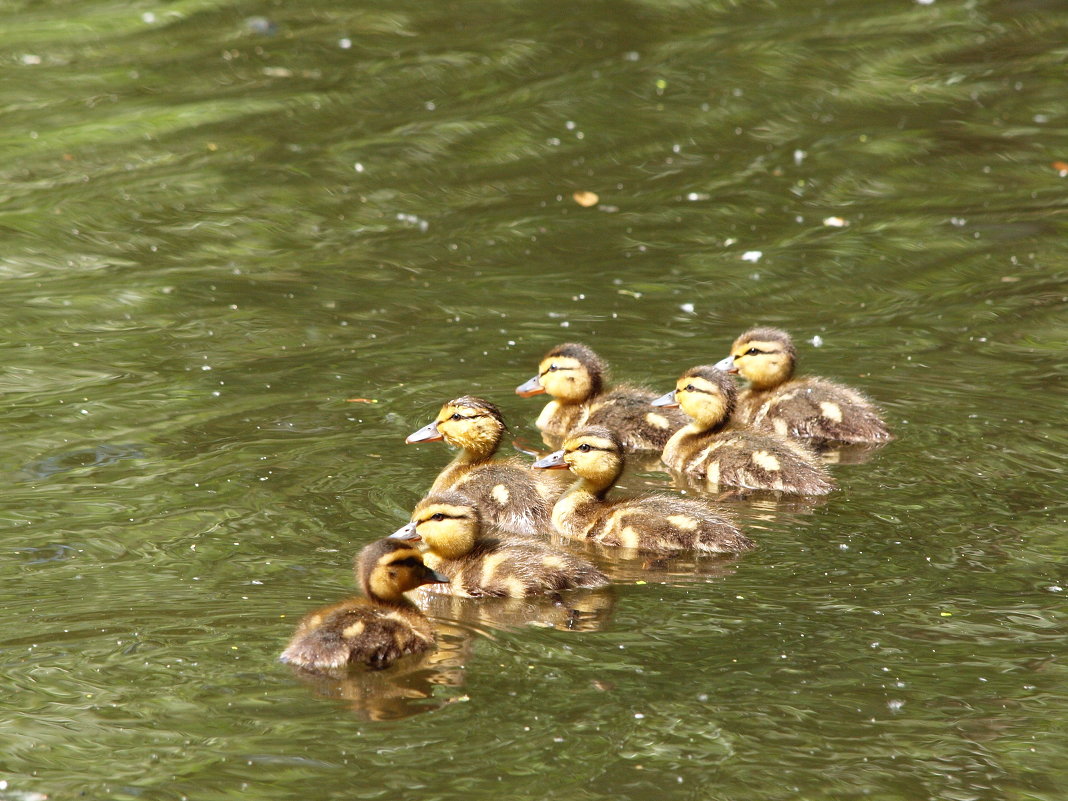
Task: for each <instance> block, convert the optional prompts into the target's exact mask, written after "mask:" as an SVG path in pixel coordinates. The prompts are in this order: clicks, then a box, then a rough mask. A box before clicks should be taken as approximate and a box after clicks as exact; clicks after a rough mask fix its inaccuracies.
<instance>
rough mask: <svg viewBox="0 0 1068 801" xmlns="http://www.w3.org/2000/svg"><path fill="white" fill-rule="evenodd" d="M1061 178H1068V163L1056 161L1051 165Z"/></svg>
mask: <svg viewBox="0 0 1068 801" xmlns="http://www.w3.org/2000/svg"><path fill="white" fill-rule="evenodd" d="M1050 166H1051V167H1053V169H1055V170H1056V171H1057V174H1058V175H1059V176H1061V178H1068V161H1055V162H1053V164H1051V165H1050Z"/></svg>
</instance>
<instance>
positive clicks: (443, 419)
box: [404, 395, 563, 534]
mask: <svg viewBox="0 0 1068 801" xmlns="http://www.w3.org/2000/svg"><path fill="white" fill-rule="evenodd" d="M505 430H506V426H505V424H504V418H503V417H502V416H501V412H500V409H498V408H497V406H496V405H494V404H493V403H490V402H489V401H488V400H484V399H482V398H476V397H473V396H471V395H464V396H463V397H460V398H456V399H455V400H451V401H449V402H448V403H446V404H444V405H443V406H442V407H441V411H440V412H438V416H437V417H436V418H435V419H434V421H433V422H431V423H429V424H427V425H425V426H423V427H422V428H420V429H419V430H418V431H416V432H414V433H412V434H410V435H408V438H407V439H406V440H404V441H405V442H407V443H412V442H433V441H437V440H445V442H446V443H448V444H449V445H452V446H453V447H455V448H459V449H460V452H459V453H458V454H457V455H456V458H455V459H453V460H452V462H451V463H450V464H449V465H448V466H447V467H446V468H445V469H444V470H442V471H441V473H439V474H438V477H437V478H436V479H434V484H433V485H432V486H431V488H430V492H431V493H436V492H444V491H446V490H459V491H462V492H463V493H465V494H466V495H469V496H471V498H472V499H473V500H474V501H475V503H477V504H478V506H479V508H480V509H482V510H484V511H485V514H486V518H487V522H489V523H492V524H494V525H498V526H501V527H503V528H506V529H508V530H509V531H515V532H519V533H520V534H536V533H539V532H546V531H549V530H551V528H552V522H551V520H550V514H551V512H552V505H553V502H554V501H555V500H556V499H557V498H558V497H560V494H561V492H562V491H563V488H562V487H561V486H560V485H559V484H558V483H557V482H554V481H551V480H546V478H545V477H544V476H540V475H538V474H537V473H535V472H534V471H532V470H531V469H530V467H529V465H527V464H525V463H523V462H520V461H518V460H496V461H495V460H494V458H493V456H494V454H495V453H496V452H497V448H498V447H499V446H500V444H501V439H502V438H503V437H504V432H505Z"/></svg>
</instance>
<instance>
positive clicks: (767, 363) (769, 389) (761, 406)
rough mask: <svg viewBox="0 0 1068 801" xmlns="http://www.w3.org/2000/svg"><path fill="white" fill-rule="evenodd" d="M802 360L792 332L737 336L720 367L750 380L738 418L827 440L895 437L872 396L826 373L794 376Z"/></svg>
mask: <svg viewBox="0 0 1068 801" xmlns="http://www.w3.org/2000/svg"><path fill="white" fill-rule="evenodd" d="M796 363H797V350H796V348H794V343H793V341H792V340H791V339H790V335H789V334H787V333H786V332H785V331H780V330H779V329H777V328H753V329H752V330H749V331H746V332H745V333H744V334H742V335H741V336H740V337H738V338H737V339H736V340H734V344H733V345H732V346H731V355H730V356H728V357H726V358H725V359H722V360H721V361H719V362H717V363H716V365H715V366H716V367H717V368H718V369H720V370H722V371H723V372H725V373H740V374H741V375H742V377H743V378H745V379H747V380H748V381H749V387H748V388H747V389H746V390H745V391H744V392H742V394H741V395H740V396H739V398H738V417H739V419H740V420H742V422H744V423H747V424H748V425H750V426H752V427H753V428H755V429H758V430H761V431H774V432H775V433H776V434H780V435H781V436H786V437H796V438H799V439H813V440H819V441H824V442H826V441H834V442H849V443H861V442H889V441H890V440H891V439H893V435H892V434H891V433H890V432H889V430H887V428H886V423H884V422H883V420H882V418H881V417H880V416H879V410H878V409H876V408H875V405H874V404H873V403H872V402H871V401H870V400H868V399H867V398H865V397H864V396H863V395H861V394H860V393H859V392H857V391H856V390H854V389H850V388H849V387H847V386H844V385H842V384H838V383H835V382H834V381H828V380H827V379H825V378H793V374H794V367H795V366H796Z"/></svg>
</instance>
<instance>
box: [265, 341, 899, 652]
mask: <svg viewBox="0 0 1068 801" xmlns="http://www.w3.org/2000/svg"><path fill="white" fill-rule="evenodd" d="M796 361H797V351H796V349H795V347H794V345H793V342H792V341H791V339H790V336H789V335H788V334H787V333H786V332H784V331H781V330H778V329H775V328H765V327H761V328H753V329H751V330H749V331H747V332H745V333H744V334H742V335H741V336H740V337H738V338H737V339H736V340H735V341H734V344H733V345H732V346H731V350H730V355H729V356H727V357H726V358H724V359H722V360H721V361H719V362H717V363H716V364H715V365H700V366H697V367H693V368H691V369H689V370H687V371H686V372H684V373H683V374H682V375H681V376H680V377H679V379H678V380H677V381H676V382H675V388H674V389H673V390H671V391H670V392H668V393H666V394H664V395H660V396H657V395H656V393H654V392H652V391H650V390H647V389H643V388H640V387H634V386H628V385H617V386H615V387H613V388H608V387H606V386H605V366H604V364H603V362H602V361H601V360H600V359H599V358H598V357H597V355H596V354H595V353H594V352H593V351H592V350H591V349H590V348H588V347H586V346H585V345H580V344H575V343H567V344H564V345H559V346H558V347H555V348H553V349H552V350H550V351H549V352H548V353H547V354H546V355H545V357H544V358H543V359H542V360H541V362H540V363H539V365H538V372H537V374H536V375H535V376H534V377H533V378H531V379H530V380H529V381H527V382H525V383H523V384H521V385H520V386H518V387H517V388H516V393H517V394H519V395H521V396H524V397H528V396H532V395H537V394H542V393H545V394H548V395H550V396H551V398H552V400H551V401H549V403H548V404H546V406H545V408H544V409H542V412H541V414H540V415H539V416H538V419H537V423H536V425H537V427H538V429H539V430H540V431H541V433H542V436H543V438H544V440H545V442H546V444H548V445H549V446H550V447H554V448H557V449H556V450H554V451H553V452H552V453H550V454H548V455H547V456H543V457H542V458H539V459H538V460H536V461H535V462H534V463H533V464H532V465H529V464H527V463H525V462H522V461H520V460H519V459H516V458H512V459H495V458H494V456H495V454H496V452H497V449H498V447H499V446H500V443H501V440H502V438H503V436H504V433H505V431H506V427H505V423H504V419H503V418H502V416H501V413H500V410H499V409H498V408H497V406H496V405H494V404H493V403H491V402H489V401H487V400H484V399H482V398H476V397H472V396H463V397H459V398H456V399H454V400H451V401H449V402H448V403H446V404H444V405H443V406H442V407H441V411H440V412H439V413H438V415H437V417H436V418H435V419H434V420H433V421H432V422H431V423H429V424H427V425H426V426H424V427H423V428H420V429H419V430H418V431H415V432H414V433H412V434H410V435H409V436H408V438H407V439H406V442H408V443H413V442H430V441H437V440H444V441H445V442H446V443H447V444H449V445H452V446H453V447H456V448H458V449H459V453H458V454H457V456H456V457H455V458H454V459H453V461H452V462H451V463H450V464H449V465H448V466H447V467H446V468H445V469H444V470H443V471H442V472H441V473H440V474H439V475H438V477H437V478H436V479H435V481H434V483H433V485H432V486H431V488H430V491H429V493H428V494H427V496H426V497H425V498H423V500H421V501H420V502H419V503H418V504H417V505H416V507H415V509H414V510H413V512H412V516H411V521H410V522H409V523H407V524H406V525H404V526H402V527H401V528H400V529H398V530H397V531H396V532H395V533H393V534H392V535H390V537H388V538H385V539H382V540H378V541H376V542H372V543H371V544H370V545H368V546H366V547H365V548H364V549H363V550H362V551H361V552H360V554H359V556H358V557H357V560H356V577H357V583H358V584H359V585H360V587H361V588H362V590H363V593H364V597H363V598H354V599H350V600H347V601H342V602H341V603H338V604H334V605H333V606H327V607H324V608H322V609H319V610H317V611H315V612H312V613H311V614H309V615H307V616H306V617H305V618H304V619H303V621H302V622H301V623H300V625H299V626H298V628H297V630H296V632H295V634H294V635H293V638H292V640H291V641H290V643H289V645H288V647H287V648H286V649H285V651H284V652H283V653H282V656H281V659H282V661H284V662H288V663H291V664H293V665H296V666H298V667H301V668H304V669H308V670H313V671H330V670H338V669H344V668H346V667H347V666H348V665H351V664H359V663H362V664H366V665H368V666H370V667H372V668H382V667H387V666H388V665H390V664H392V662H394V661H395V660H396V659H398V658H400V657H401V656H404V655H405V654H410V653H418V652H421V651H426V650H429V649H430V648H432V647H433V644H434V635H433V631H432V629H431V626H430V623H429V621H428V620H427V618H426V617H425V616H424V615H423V613H422V612H421V611H420V610H419V609H418V607H416V606H415V605H414V604H413V603H412V602H411V601H410V600H409V599H408V598H407V597H406V596H405V593H406V592H409V591H411V590H414V589H416V588H420V587H421V588H423V590H422V591H423V592H442V593H450V594H453V595H457V596H463V597H471V598H477V597H490V596H497V597H522V596H529V595H543V594H544V595H550V596H554V595H556V594H558V593H559V592H561V591H563V590H569V589H576V588H597V587H603V586H606V585H607V584H608V583H609V580H608V578H607V576H606V575H605V574H604V573H603V572H601V570H599V569H598V568H597V567H596V566H595V565H593V564H592V563H591V562H589V561H587V560H586V559H584V558H582V557H580V556H578V555H577V554H574V553H571V552H569V551H566V550H562V549H560V548H557V547H554V546H553V545H551V544H550V543H549V542H548V541H547V539H546V538H545V537H544V535H546V534H549V533H552V532H556V533H558V534H559V535H562V536H563V537H565V538H571V539H576V540H585V541H591V542H596V543H599V544H601V545H605V546H616V547H623V548H629V549H633V550H635V551H638V552H645V553H652V554H671V553H679V552H685V551H690V552H698V553H739V552H742V551H746V550H749V549H751V548H753V547H754V544H753V542H752V541H751V540H750V539H749V538H748V537H747V536H746V535H745V534H744V533H743V532H742V531H740V530H739V528H738V527H737V526H736V525H735V524H734V522H733V521H732V520H731V519H730V517H729V516H728V515H726V514H725V513H723V512H722V511H719V510H717V509H716V508H714V507H713V506H711V505H710V504H708V503H706V502H705V501H704V500H702V499H700V498H694V497H690V498H681V497H678V496H674V495H668V494H663V493H653V494H646V495H642V496H638V497H630V498H609V497H608V495H609V492H610V491H611V489H612V487H613V486H614V485H615V483H616V481H617V480H618V479H619V477H620V475H621V474H622V472H623V468H624V462H625V453H626V452H628V451H658V452H660V455H661V461H662V462H663V464H664V465H665V466H666V467H667V468H668V469H669V470H670V471H671V472H672V473H675V474H677V475H680V476H684V477H686V478H688V479H689V480H690V481H691V483H692V482H696V483H697V484H698V485H699V486H701V487H703V488H710V489H717V488H719V487H736V488H743V489H750V490H772V491H778V492H781V493H797V494H805V495H822V494H826V493H828V492H830V491H831V490H832V489H834V482H833V480H832V479H831V477H830V475H829V474H828V472H827V470H826V468H825V467H824V466H823V463H822V462H821V461H820V459H819V457H818V456H817V454H816V451H815V450H814V448H817V447H820V446H822V445H825V444H829V443H851V444H852V443H883V442H887V441H889V440H890V439H892V435H891V434H890V432H889V431H888V429H887V427H886V425H885V424H884V422H883V420H882V418H881V417H880V414H879V411H878V410H877V409H876V408H875V406H874V405H873V404H872V403H871V402H870V401H869V400H868V399H867V398H865V397H864V396H863V395H861V394H860V393H858V392H856V391H855V390H853V389H850V388H849V387H846V386H843V385H841V384H838V383H835V382H832V381H828V380H826V379H823V378H813V377H808V378H794V376H793V374H794V368H795V364H796ZM731 374H739V375H741V376H742V377H743V378H745V379H746V380H747V381H748V386H747V388H746V389H744V390H743V391H742V392H741V393H739V392H738V389H737V387H736V386H735V382H734V379H733V378H732V377H731ZM531 467H533V468H536V469H535V470H531V469H530V468H531ZM555 470H569V471H570V472H571V473H573V474H574V476H575V477H576V481H575V482H574V483H573V484H572V485H571V486H570V487H567V486H566V485H564V484H561V483H560V482H559V481H557V480H556V475H558V474H555V473H553V472H552V471H555ZM539 535H541V538H539ZM416 542H419V543H421V546H422V547H421V548H420V547H418V546H416V545H415V544H414V543H416Z"/></svg>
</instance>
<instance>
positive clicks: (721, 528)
mask: <svg viewBox="0 0 1068 801" xmlns="http://www.w3.org/2000/svg"><path fill="white" fill-rule="evenodd" d="M534 466H535V467H538V468H546V469H570V470H571V472H573V473H574V474H575V475H576V476H578V481H577V482H576V483H575V484H574V485H573V486H572V487H571V489H569V490H568V492H567V493H565V494H564V497H563V498H561V499H560V500H559V501H557V502H556V505H555V506H554V507H553V515H552V518H553V525H554V526H555V527H556V529H557V530H558V531H559V532H560V533H561V534H563V535H564V536H567V537H574V538H576V539H583V540H591V541H593V542H598V543H600V544H602V545H611V546H620V547H625V548H633V549H636V550H639V551H644V552H648V553H672V552H678V551H682V550H695V551H699V552H704V553H724V552H727V553H733V552H739V551H747V550H750V549H751V548H753V547H754V545H753V542H752V540H750V539H749V538H748V537H746V536H745V534H743V533H742V532H741V531H740V530H739V529H738V528H737V526H735V525H734V523H732V522H731V521H730V520H729V519H727V518H726V517H724V516H722V515H719V514H716V513H715V512H714V511H713V510H712V509H711V508H710V507H708V506H707V505H705V504H703V503H701V502H699V501H696V500H692V499H684V498H675V497H672V496H669V495H658V494H650V495H644V496H639V497H636V498H625V499H618V500H610V499H608V498H607V495H608V493H609V491H610V490H611V489H612V487H613V486H614V485H615V483H616V481H617V480H618V479H619V476H620V475H621V474H622V472H623V467H624V450H623V445H622V443H621V442H620V440H619V437H617V436H616V435H615V434H614V433H613V432H612V431H611V430H610V429H608V428H605V427H603V426H585V427H583V428H581V429H579V430H578V431H575V432H574V433H573V434H572V435H571V436H570V437H568V438H567V440H566V441H565V442H564V445H563V448H562V449H561V450H559V451H556V452H555V453H552V454H550V455H548V456H546V457H545V458H543V459H539V460H538V461H536V462H535V463H534Z"/></svg>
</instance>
